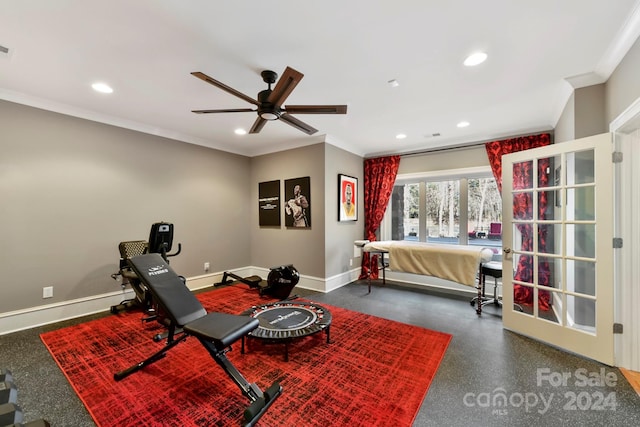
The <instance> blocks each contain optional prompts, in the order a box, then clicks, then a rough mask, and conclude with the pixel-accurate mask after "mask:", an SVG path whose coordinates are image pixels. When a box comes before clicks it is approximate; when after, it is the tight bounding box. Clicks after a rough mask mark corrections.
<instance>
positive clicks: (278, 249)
mask: <svg viewBox="0 0 640 427" xmlns="http://www.w3.org/2000/svg"><path fill="white" fill-rule="evenodd" d="M324 151H325V144H324V143H320V144H314V145H310V146H307V147H302V148H297V149H293V150H287V151H283V152H280V153H273V154H266V155H263V156H257V157H253V158H252V159H251V173H250V181H251V184H250V185H251V203H250V204H249V206H250V222H249V228H250V230H251V261H252V264H253V265H254V266H257V267H267V268H268V267H273V266H277V265H281V264H293V265H294V266H295V267H296V269H297V270H298V271H299V272H300V274H302V275H306V276H314V277H318V278H324V253H325V240H324V236H325V200H324V199H325V181H324V166H325V163H324ZM306 176H308V177H310V180H311V193H310V194H309V195H308V197H309V208H310V210H311V227H310V228H286V227H285V225H284V224H285V218H284V214H283V213H282V209H283V208H281V223H282V225H281V227H279V228H274V227H260V226H259V222H258V184H259V183H260V182H265V181H274V180H280V197H281V200H288V199H289V198H290V194H285V189H284V181H285V180H287V179H292V178H301V177H306Z"/></svg>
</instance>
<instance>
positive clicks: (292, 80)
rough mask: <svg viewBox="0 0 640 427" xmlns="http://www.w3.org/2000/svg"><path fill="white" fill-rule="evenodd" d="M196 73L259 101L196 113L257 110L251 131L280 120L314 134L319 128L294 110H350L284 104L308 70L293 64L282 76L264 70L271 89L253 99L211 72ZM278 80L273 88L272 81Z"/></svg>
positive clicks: (332, 106)
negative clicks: (212, 76)
mask: <svg viewBox="0 0 640 427" xmlns="http://www.w3.org/2000/svg"><path fill="white" fill-rule="evenodd" d="M191 74H192V75H194V76H195V77H197V78H199V79H201V80H204V81H205V82H207V83H210V84H212V85H214V86H215V87H217V88H220V89H222V90H224V91H225V92H228V93H230V94H231V95H235V96H237V97H238V98H241V99H244V100H245V101H247V102H249V103H251V104H253V105H255V106H256V107H257V108H228V109H223V110H192V112H194V113H196V114H210V113H244V112H249V111H257V112H258V118H257V119H256V121H255V122H254V123H253V126H251V129H250V130H249V133H258V132H260V131H261V130H262V128H263V127H264V125H265V124H266V123H267V121H271V120H280V121H282V122H284V123H286V124H288V125H290V126H293V127H294V128H296V129H298V130H301V131H302V132H304V133H306V134H307V135H313V134H314V133H316V132H317V131H318V130H317V129H315V128H313V127H312V126H309V125H308V124H306V123H305V122H303V121H301V120H299V119H297V118H295V117H293V116H292V115H291V114H347V106H346V105H286V106H283V105H282V104H283V103H284V101H285V99H287V97H288V96H289V95H290V94H291V92H292V91H293V89H294V88H295V87H296V86H297V84H298V83H300V80H302V77H304V74H302V73H301V72H299V71H296V70H294V69H293V68H290V67H287V68H286V69H285V70H284V73H283V74H282V77H280V80H278V74H277V73H275V72H273V71H270V70H264V71H262V72H261V73H260V75H261V76H262V80H264V82H265V83H267V84H268V89H265V90H263V91H260V92H259V93H258V99H253V98H251V97H250V96H247V95H245V94H244V93H242V92H239V91H237V90H235V89H233V88H231V87H229V86H227V85H225V84H224V83H221V82H219V81H218V80H216V79H213V78H211V77H209V76H207V75H206V74H204V73H201V72H200V71H195V72H193V73H191ZM276 80H278V83H276V85H275V87H274V88H273V90H272V89H271V85H272V84H273V83H275V82H276Z"/></svg>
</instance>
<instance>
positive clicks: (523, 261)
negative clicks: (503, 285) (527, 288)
mask: <svg viewBox="0 0 640 427" xmlns="http://www.w3.org/2000/svg"><path fill="white" fill-rule="evenodd" d="M513 265H514V269H515V270H514V272H513V280H516V281H519V282H523V283H533V257H532V256H531V255H522V254H514V256H513Z"/></svg>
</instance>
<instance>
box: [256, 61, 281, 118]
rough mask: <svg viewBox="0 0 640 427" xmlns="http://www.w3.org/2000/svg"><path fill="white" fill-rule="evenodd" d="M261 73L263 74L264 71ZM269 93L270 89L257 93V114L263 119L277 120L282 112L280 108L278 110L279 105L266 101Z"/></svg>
mask: <svg viewBox="0 0 640 427" xmlns="http://www.w3.org/2000/svg"><path fill="white" fill-rule="evenodd" d="M262 73H263V74H264V73H265V71H263V72H262ZM274 74H275V73H274ZM265 81H266V79H265ZM269 95H271V89H265V90H262V91H260V92H259V93H258V101H260V106H258V115H259V116H260V117H262V118H263V119H265V120H278V119H279V118H280V115H281V114H282V110H280V107H278V106H277V105H273V103H271V102H269V101H267V100H268V99H269Z"/></svg>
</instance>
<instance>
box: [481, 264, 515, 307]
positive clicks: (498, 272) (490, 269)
mask: <svg viewBox="0 0 640 427" xmlns="http://www.w3.org/2000/svg"><path fill="white" fill-rule="evenodd" d="M487 276H491V277H493V298H486V297H485V296H484V295H485V293H484V292H485V285H486V282H487ZM501 278H502V262H499V261H489V262H487V263H484V264H482V266H481V267H480V284H479V285H478V286H479V287H480V289H481V290H482V297H480V292H478V296H477V297H475V298H473V299H472V300H471V305H472V306H473V305H475V304H476V303H477V304H478V308H477V310H476V311H477V313H478V314H480V313H482V307H484V306H485V305H487V304H494V305H497V306H500V307H502V297H499V296H498V279H501ZM513 306H514V307H515V308H516V309H518V310H519V311H522V306H520V304H516V303H514V304H513Z"/></svg>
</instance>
